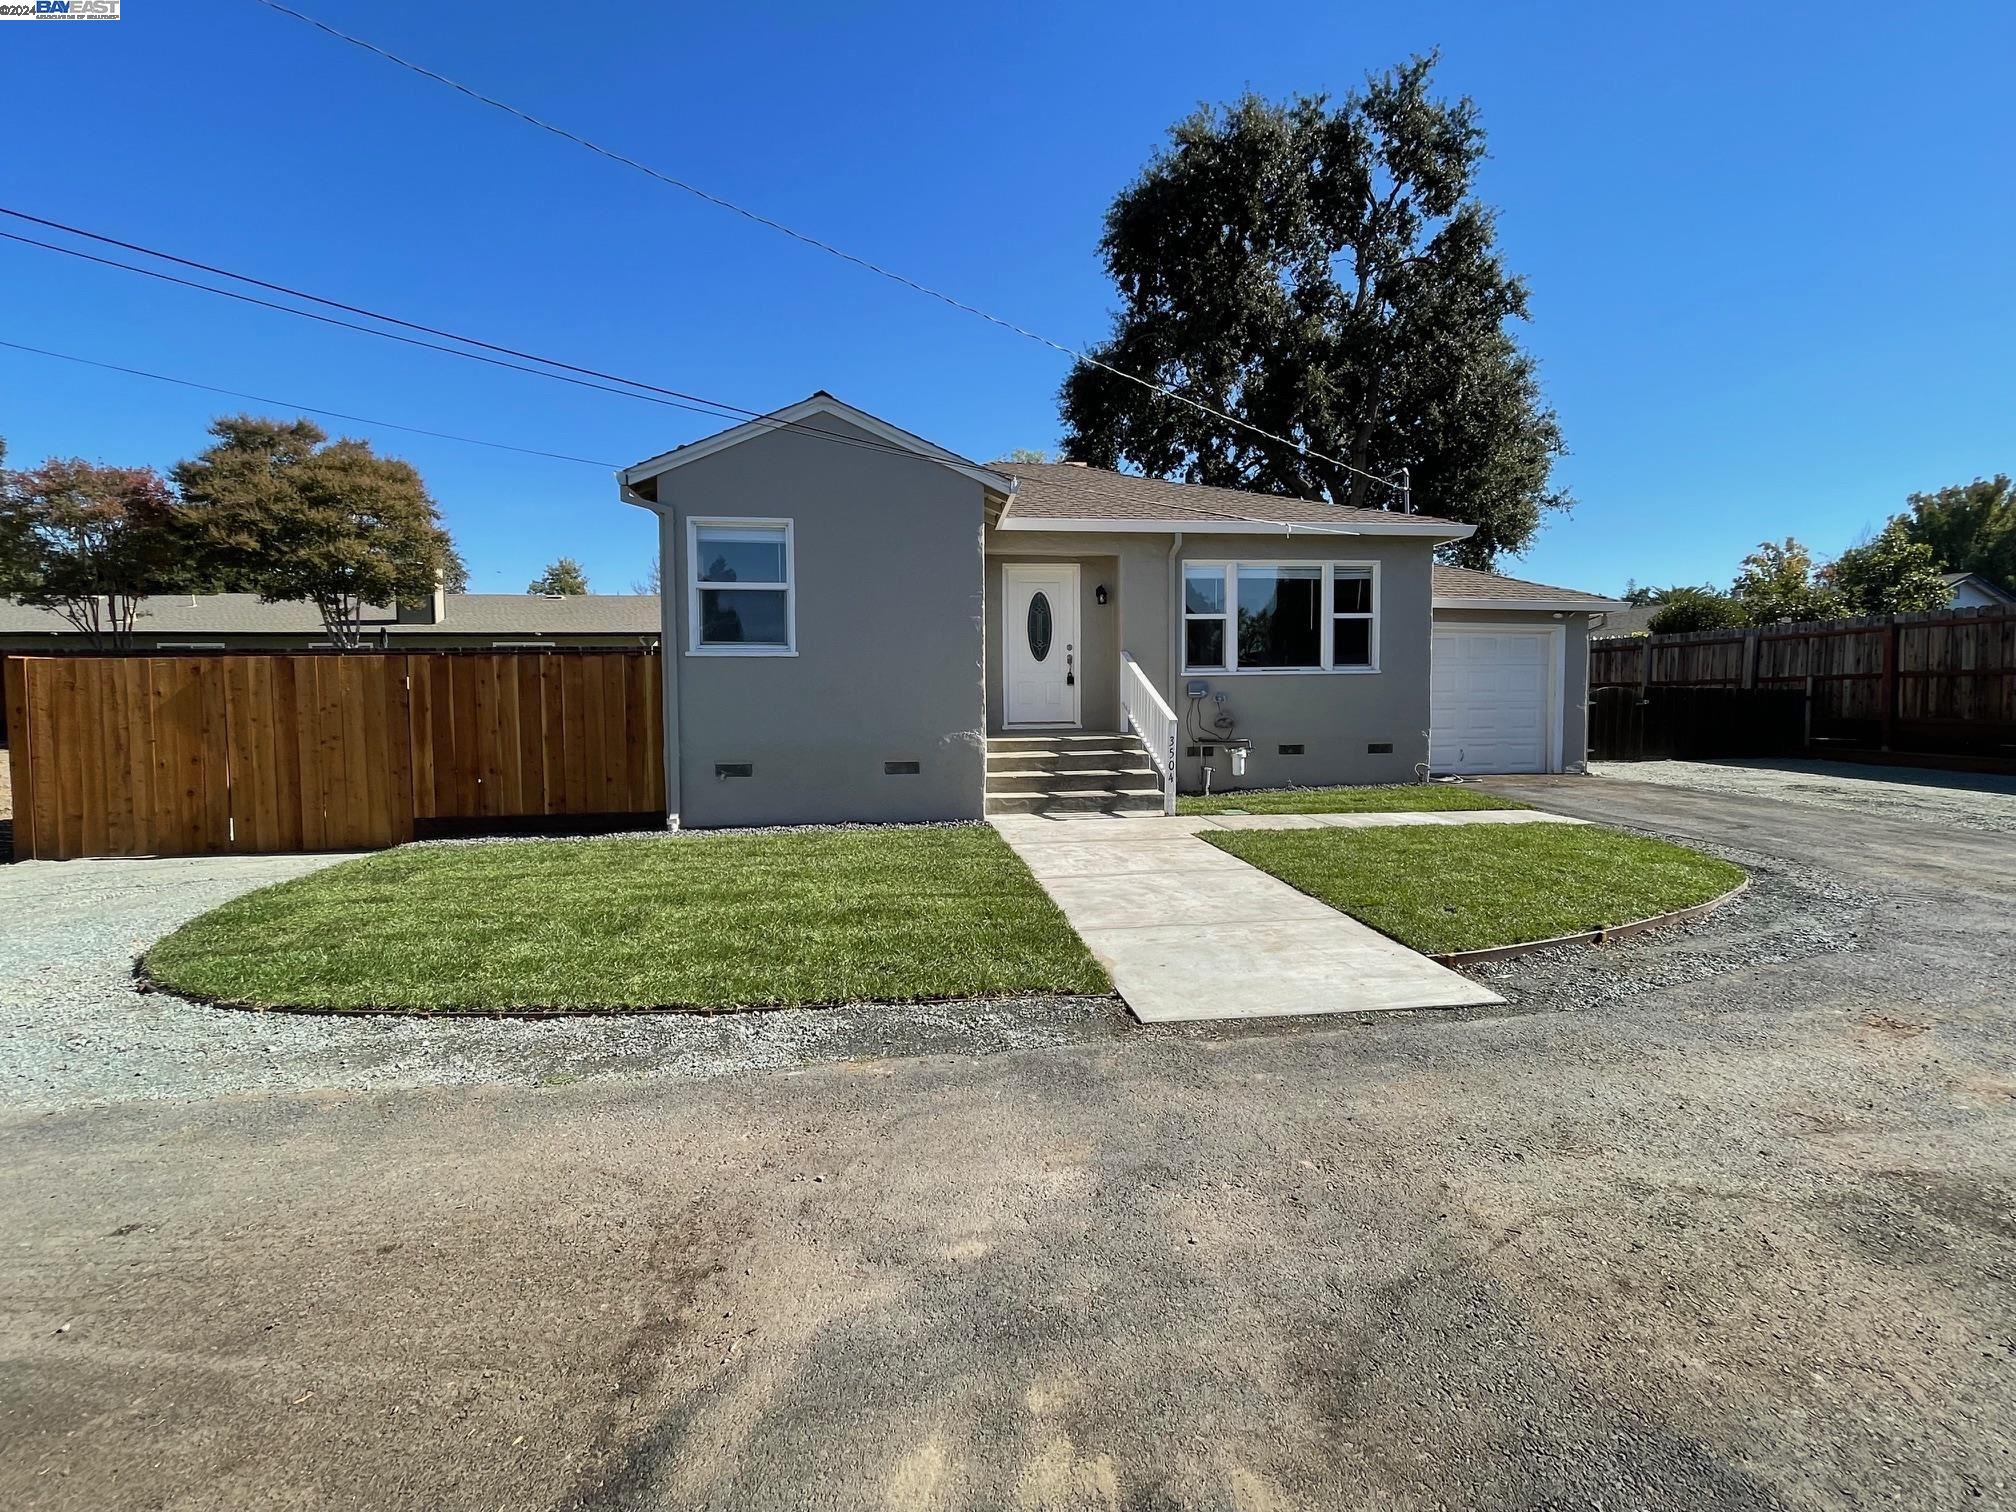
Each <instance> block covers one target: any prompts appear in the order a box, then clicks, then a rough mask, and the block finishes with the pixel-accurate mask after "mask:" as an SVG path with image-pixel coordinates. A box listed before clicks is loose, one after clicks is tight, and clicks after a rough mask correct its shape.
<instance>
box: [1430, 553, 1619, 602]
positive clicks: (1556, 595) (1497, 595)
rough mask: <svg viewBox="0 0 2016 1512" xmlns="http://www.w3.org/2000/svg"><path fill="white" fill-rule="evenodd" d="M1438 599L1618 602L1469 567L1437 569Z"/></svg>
mask: <svg viewBox="0 0 2016 1512" xmlns="http://www.w3.org/2000/svg"><path fill="white" fill-rule="evenodd" d="M1435 597H1437V598H1438V599H1445V598H1452V599H1492V600H1494V601H1496V602H1499V603H1505V604H1517V603H1531V602H1534V601H1548V600H1559V599H1575V600H1579V601H1584V602H1587V603H1592V604H1608V603H1616V604H1617V607H1618V608H1620V609H1621V608H1623V607H1624V606H1623V604H1622V603H1621V602H1619V601H1617V600H1613V599H1609V598H1606V597H1604V595H1602V594H1600V593H1584V592H1582V591H1581V590H1580V589H1577V588H1555V587H1551V586H1549V585H1548V584H1546V583H1529V582H1527V581H1526V580H1525V579H1524V578H1514V577H1500V576H1499V575H1498V574H1497V573H1495V572H1476V571H1473V570H1472V569H1470V568H1468V567H1444V566H1442V565H1440V564H1439V563H1438V564H1437V565H1436V568H1435Z"/></svg>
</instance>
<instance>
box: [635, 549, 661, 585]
mask: <svg viewBox="0 0 2016 1512" xmlns="http://www.w3.org/2000/svg"><path fill="white" fill-rule="evenodd" d="M664 588H665V564H664V562H663V561H662V560H661V559H660V558H659V555H658V553H657V552H655V551H654V552H652V553H651V566H650V569H649V570H648V571H647V572H646V573H645V574H644V576H643V577H641V578H639V579H638V580H637V581H636V582H634V583H632V584H631V585H630V591H631V592H632V593H651V594H656V593H662V592H663V591H664Z"/></svg>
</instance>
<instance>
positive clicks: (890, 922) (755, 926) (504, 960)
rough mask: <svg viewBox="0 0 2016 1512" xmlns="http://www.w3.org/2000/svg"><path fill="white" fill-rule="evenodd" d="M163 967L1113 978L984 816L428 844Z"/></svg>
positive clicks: (210, 921) (307, 987) (247, 990)
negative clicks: (899, 823) (980, 820)
mask: <svg viewBox="0 0 2016 1512" xmlns="http://www.w3.org/2000/svg"><path fill="white" fill-rule="evenodd" d="M143 964H144V968H145V970H146V972H147V974H148V975H149V976H151V977H152V978H153V979H154V980H155V981H156V982H158V983H159V984H160V985H162V986H164V987H167V988H169V989H170V990H173V991H179V992H184V993H188V994H190V995H192V996H196V997H202V998H208V999H214V1000H217V1001H222V1002H229V1003H237V1004H254V1005H266V1006H273V1007H300V1008H319V1009H333V1010H355V1009H365V1008H402V1009H415V1010H436V1011H439V1010H448V1009H454V1010H463V1011H471V1010H473V1011H493V1012H494V1011H508V1010H510V1009H514V1008H517V1009H527V1008H548V1009H578V1010H592V1009H598V1008H600V1009H620V1008H659V1007H681V1008H748V1007H775V1006H784V1005H788V1004H805V1003H834V1002H854V1001H903V1000H917V999H930V998H948V997H969V996H976V997H977V996H983V995H1002V994H1013V993H1036V992H1068V993H1106V992H1110V991H1111V990H1112V984H1111V983H1110V982H1109V981H1108V980H1107V977H1106V973H1105V971H1104V970H1102V969H1101V967H1100V966H1099V964H1098V962H1097V961H1095V960H1094V959H1093V958H1092V955H1091V953H1090V952H1089V951H1088V950H1086V948H1085V946H1084V944H1083V942H1082V941H1080V940H1079V938H1078V936H1077V935H1076V934H1075V933H1073V932H1072V929H1071V926H1070V925H1068V924H1066V923H1065V922H1064V916H1063V915H1062V914H1061V913H1059V912H1058V911H1057V907H1056V905H1055V904H1053V903H1052V902H1051V901H1050V899H1049V897H1048V896H1047V895H1046V894H1045V893H1044V892H1043V890H1042V888H1040V887H1039V886H1037V884H1036V881H1035V879H1034V878H1032V877H1031V876H1030V875H1029V872H1028V869H1027V868H1026V867H1025V866H1023V864H1022V862H1021V860H1020V859H1019V858H1017V857H1016V855H1015V853H1014V852H1013V851H1011V850H1009V849H1008V847H1007V846H1006V845H1005V844H1003V843H1002V841H1001V838H1000V837H999V836H998V835H996V834H995V833H994V831H992V830H991V829H987V828H985V827H983V826H978V825H975V826H971V827H961V828H942V827H938V828H900V829H874V830H828V831H813V832H805V833H794V834H777V835H721V836H707V835H693V836H685V837H674V838H664V839H658V838H653V839H646V840H636V839H631V840H551V841H536V842H525V843H514V844H501V845H471V846H409V847H406V848H404V849H400V850H393V851H387V852H385V853H383V854H382V855H376V856H370V857H366V858H365V859H363V860H360V861H352V862H348V863H345V864H343V865H340V866H334V867H331V868H329V869H328V870H326V871H321V872H316V873H313V874H312V875H310V876H306V877H301V878H298V879H296V880H294V881H291V882H284V883H282V884H280V885H279V886H277V887H269V888H266V889H265V890H263V891H261V892H255V893H251V894H248V895H247V896H245V897H243V898H239V899H237V900H235V901H233V902H231V903H227V904H225V905H224V906H223V907H222V908H218V909H214V910H213V911H211V912H210V913H207V914H204V915H203V916H202V917H200V918H198V919H195V920H193V921H192V922H190V923H188V924H186V925H184V926H183V927H182V928H181V929H179V930H177V931H176V932H175V933H174V934H172V935H170V936H169V937H168V938H167V939H165V940H163V941H162V942H161V943H160V944H158V945H156V946H155V947H154V948H153V949H152V950H150V951H149V952H148V953H147V955H146V958H145V961H144V963H143Z"/></svg>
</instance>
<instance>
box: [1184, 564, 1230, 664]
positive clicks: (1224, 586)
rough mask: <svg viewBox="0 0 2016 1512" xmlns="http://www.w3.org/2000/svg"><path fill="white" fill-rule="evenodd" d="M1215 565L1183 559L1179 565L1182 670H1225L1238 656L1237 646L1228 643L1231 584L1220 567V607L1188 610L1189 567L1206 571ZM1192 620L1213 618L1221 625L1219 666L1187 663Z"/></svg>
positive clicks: (1188, 660)
mask: <svg viewBox="0 0 2016 1512" xmlns="http://www.w3.org/2000/svg"><path fill="white" fill-rule="evenodd" d="M1219 565H1220V564H1218V563H1216V562H1185V563H1184V564H1183V572H1182V583H1181V587H1182V595H1183V596H1182V598H1181V599H1180V600H1178V603H1177V607H1178V608H1179V609H1181V610H1182V621H1183V670H1184V671H1186V672H1229V671H1231V670H1232V664H1233V661H1234V659H1235V658H1236V657H1237V656H1238V648H1237V647H1235V646H1234V645H1233V644H1232V616H1233V613H1234V611H1235V605H1234V603H1233V600H1232V599H1231V598H1230V597H1229V596H1228V595H1229V594H1230V592H1231V590H1232V587H1233V583H1232V580H1231V578H1230V577H1229V576H1228V575H1227V574H1226V573H1225V572H1224V570H1223V569H1222V568H1221V570H1220V572H1219V578H1220V582H1219V585H1218V587H1219V597H1218V601H1219V603H1220V604H1222V605H1223V606H1224V607H1223V608H1221V609H1220V610H1219V611H1218V612H1217V613H1216V614H1192V613H1191V612H1190V573H1191V569H1193V568H1196V569H1200V570H1205V571H1208V570H1209V569H1210V568H1212V567H1218V566H1219ZM1232 565H1233V570H1234V571H1236V570H1237V568H1236V564H1232ZM1192 620H1216V621H1218V623H1219V625H1220V626H1222V627H1223V628H1222V631H1221V633H1220V635H1219V640H1218V644H1219V645H1221V646H1223V647H1224V648H1225V660H1224V663H1223V665H1221V666H1216V667H1193V666H1192V665H1191V664H1190V622H1191V621H1192Z"/></svg>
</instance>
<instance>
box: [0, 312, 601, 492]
mask: <svg viewBox="0 0 2016 1512" xmlns="http://www.w3.org/2000/svg"><path fill="white" fill-rule="evenodd" d="M0 347H7V348H9V349H10V350H12V351H16V352H32V353H34V354H35V355H36V356H37V357H54V358H56V359H58V360H59V361H62V362H75V363H78V364H79V365H81V366H83V367H92V368H102V369H103V370H104V371H106V372H108V373H125V374H127V375H128V376H130V377H134V378H152V379H153V380H154V381H155V382H156V383H173V384H176V385H178V386H179V387H182V388H191V389H201V390H203V392H205V393H206V394H223V395H225V396H226V397H227V398H231V399H249V400H251V401H252V402H253V403H254V404H270V405H273V406H274V407H275V408H278V409H284V410H293V411H296V412H297V413H302V414H309V415H326V416H328V417H329V418H330V419H332V420H348V421H351V422H353V423H355V424H357V425H373V426H379V427H382V428H383V429H386V430H396V431H406V432H409V433H410V434H412V435H415V436H432V437H434V438H435V439H436V440H440V441H460V442H463V443H464V444H466V445H469V446H488V447H491V448H493V449H494V450H497V451H508V452H518V453H520V454H522V455H524V456H528V457H550V458H551V459H552V460H554V461H555V462H578V463H580V464H581V465H582V466H583V467H596V468H608V469H611V470H613V469H615V468H616V467H617V466H619V465H620V464H618V463H615V462H603V461H600V460H598V459H596V458H594V457H574V456H569V455H568V454H567V453H566V452H550V451H540V450H539V449H538V448H537V447H535V446H513V445H511V444H510V443H509V442H508V441H485V440H484V439H483V438H482V437H480V436H458V435H456V434H455V433H454V432H452V431H437V430H428V429H427V428H426V427H424V426H419V425H401V424H400V423H399V422H398V421H396V420H374V419H373V418H371V417H370V416H369V415H351V414H346V413H344V412H343V411H342V410H332V409H324V408H323V407H322V406H320V405H317V404H297V403H295V402H294V401H293V400H291V399H275V398H273V397H272V396H271V395H269V394H248V393H245V392H243V391H241V390H239V389H228V388H219V387H218V386H217V385H216V384H214V383H198V382H196V381H195V380H194V379H193V378H175V377H171V376H170V375H168V374H167V373H150V372H148V371H147V370H146V369H145V368H136V367H122V366H121V365H120V364H118V363H116V362H97V361H94V360H93V359H92V358H89V357H79V356H76V355H75V354H74V353H70V352H52V351H50V350H49V349H47V348H46V347H35V346H29V345H27V344H26V343H25V342H19V341H6V340H0Z"/></svg>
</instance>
